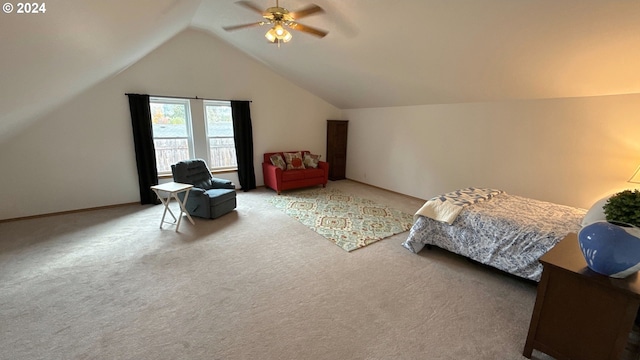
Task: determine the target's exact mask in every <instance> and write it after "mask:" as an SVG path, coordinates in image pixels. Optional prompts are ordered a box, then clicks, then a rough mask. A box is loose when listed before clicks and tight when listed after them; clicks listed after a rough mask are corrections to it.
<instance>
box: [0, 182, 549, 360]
mask: <svg viewBox="0 0 640 360" xmlns="http://www.w3.org/2000/svg"><path fill="white" fill-rule="evenodd" d="M328 188H329V189H339V190H340V191H342V192H344V193H349V194H353V195H355V196H359V197H362V198H367V199H371V200H373V201H376V202H378V203H381V204H386V205H388V206H390V207H392V208H396V209H399V210H401V211H404V212H407V213H413V212H414V211H416V210H417V209H418V208H419V207H420V206H421V205H422V203H423V201H421V200H418V199H412V198H408V197H405V196H402V195H398V194H394V193H391V192H387V191H384V190H381V189H377V188H374V187H369V186H366V185H362V184H358V183H355V182H351V181H347V180H343V181H337V182H330V183H329V185H328ZM273 194H274V193H273V191H270V190H267V189H264V188H261V189H258V190H256V191H251V192H248V193H243V192H239V193H238V208H237V209H236V211H234V212H233V213H230V214H228V215H225V216H223V217H222V218H219V219H216V220H204V219H196V224H195V226H194V225H191V224H190V223H189V222H186V221H183V223H182V225H181V227H180V232H179V233H176V232H174V231H173V228H172V227H170V226H169V227H165V229H164V230H160V229H158V226H159V222H160V217H161V215H162V210H163V208H162V206H139V205H131V206H123V207H117V208H110V209H104V210H96V211H88V212H82V213H76V214H67V215H59V216H51V217H44V218H36V219H30V220H23V221H14V222H6V223H0V237H1V240H0V359H7V360H8V359H11V360H20V359H47V360H51V359H137V360H139V359H252V360H253V359H331V360H334V359H458V360H462V359H523V357H522V356H521V353H522V349H523V346H524V342H525V339H526V335H527V330H528V326H529V320H530V316H531V311H532V309H533V304H534V301H535V286H534V285H532V284H531V283H528V282H524V281H520V280H518V279H514V278H512V277H510V276H506V275H504V274H503V273H500V272H497V271H493V270H489V269H487V268H484V267H481V266H478V265H475V264H472V263H469V262H467V261H466V260H464V259H461V258H459V257H457V256H454V255H452V254H449V253H447V252H444V251H440V250H437V249H435V250H432V251H423V252H421V253H420V254H419V255H415V254H411V253H410V252H408V251H407V250H405V249H404V248H403V247H402V246H401V243H402V241H404V239H405V238H406V236H407V232H404V233H400V234H397V235H394V236H391V237H389V238H387V239H385V240H383V241H379V242H376V243H374V244H371V245H370V246H367V247H366V248H364V249H361V250H359V251H354V252H351V253H347V252H345V251H343V250H342V249H340V248H338V247H337V246H335V245H334V244H332V243H331V242H329V241H326V240H325V239H324V238H323V237H321V236H320V235H319V234H317V233H315V232H313V231H311V230H310V229H309V228H308V227H306V226H305V225H303V224H301V223H300V222H298V221H296V220H295V219H293V218H291V217H289V216H287V215H285V214H284V213H283V212H282V211H280V210H278V209H276V208H274V207H273V205H271V204H270V203H269V202H268V199H269V198H270V197H272V196H273ZM173 206H176V207H177V205H176V204H175V203H174V204H173ZM535 356H536V358H537V359H541V358H544V357H542V356H540V354H537V353H536V354H535Z"/></svg>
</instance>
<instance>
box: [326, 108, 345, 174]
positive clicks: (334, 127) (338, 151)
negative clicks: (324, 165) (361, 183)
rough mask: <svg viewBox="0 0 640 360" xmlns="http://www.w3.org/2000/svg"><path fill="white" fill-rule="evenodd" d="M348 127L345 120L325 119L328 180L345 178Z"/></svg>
mask: <svg viewBox="0 0 640 360" xmlns="http://www.w3.org/2000/svg"><path fill="white" fill-rule="evenodd" d="M348 128H349V121H347V120H327V162H328V163H329V179H330V180H341V179H346V169H347V131H348Z"/></svg>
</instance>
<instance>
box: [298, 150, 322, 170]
mask: <svg viewBox="0 0 640 360" xmlns="http://www.w3.org/2000/svg"><path fill="white" fill-rule="evenodd" d="M320 156H321V155H314V154H310V153H308V152H306V153H304V158H303V160H302V162H303V163H304V167H305V168H313V169H316V168H317V167H318V161H320Z"/></svg>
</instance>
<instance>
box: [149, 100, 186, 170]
mask: <svg viewBox="0 0 640 360" xmlns="http://www.w3.org/2000/svg"><path fill="white" fill-rule="evenodd" d="M149 105H150V107H151V124H152V128H153V144H154V146H155V148H156V166H157V168H158V174H170V173H171V165H172V164H175V163H177V162H178V161H181V160H187V159H190V158H192V157H193V156H194V151H193V138H192V136H191V111H190V107H189V100H182V99H169V98H151V99H150V100H149Z"/></svg>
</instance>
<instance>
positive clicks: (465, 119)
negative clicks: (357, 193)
mask: <svg viewBox="0 0 640 360" xmlns="http://www.w3.org/2000/svg"><path fill="white" fill-rule="evenodd" d="M639 114H640V94H635V95H618V96H602V97H588V98H569V99H549V100H530V101H510V102H496V103H474V104H451V105H427V106H408V107H394V108H367V109H353V110H344V111H343V116H344V118H345V119H348V120H350V121H349V139H348V149H347V177H348V178H350V179H354V180H357V181H362V182H365V183H369V184H372V185H375V186H379V187H382V188H385V189H390V190H393V191H396V192H400V193H404V194H408V195H412V196H415V197H418V198H422V199H429V198H431V197H433V196H435V195H437V194H440V193H443V192H448V191H452V190H456V189H458V188H462V187H468V186H479V187H494V188H501V189H504V190H505V191H507V192H509V193H512V194H515V195H522V196H528V197H532V198H536V199H541V200H546V201H553V202H557V203H560V204H566V205H571V206H577V207H583V208H588V207H590V206H591V204H592V203H593V202H594V200H596V199H598V198H600V197H601V196H604V195H606V194H608V193H610V192H614V191H617V190H621V189H624V188H634V186H633V184H629V183H626V180H627V179H628V178H629V177H630V176H631V174H632V173H633V171H634V170H635V169H636V167H637V166H638V165H639V164H640V118H639Z"/></svg>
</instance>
